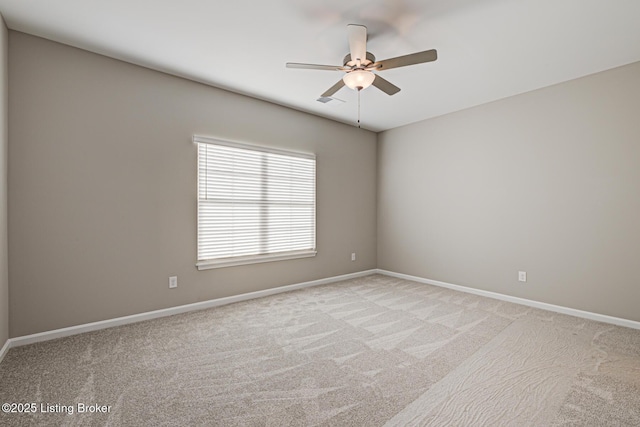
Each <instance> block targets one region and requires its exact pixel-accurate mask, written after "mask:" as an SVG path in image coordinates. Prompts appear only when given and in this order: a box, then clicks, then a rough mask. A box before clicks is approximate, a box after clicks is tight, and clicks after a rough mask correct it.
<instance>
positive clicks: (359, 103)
mask: <svg viewBox="0 0 640 427" xmlns="http://www.w3.org/2000/svg"><path fill="white" fill-rule="evenodd" d="M361 90H362V89H358V129H360V91H361Z"/></svg>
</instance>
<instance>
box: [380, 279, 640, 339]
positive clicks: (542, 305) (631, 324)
mask: <svg viewBox="0 0 640 427" xmlns="http://www.w3.org/2000/svg"><path fill="white" fill-rule="evenodd" d="M377 273H378V274H384V275H385V276H391V277H397V278H399V279H406V280H412V281H414V282H419V283H426V284H428V285H434V286H440V287H442V288H448V289H453V290H455V291H461V292H466V293H469V294H474V295H480V296H483V297H488V298H494V299H499V300H502V301H507V302H512V303H515V304H521V305H526V306H529V307H534V308H539V309H541V310H548V311H554V312H556V313H562V314H568V315H570V316H575V317H581V318H584V319H589V320H595V321H597V322H603V323H610V324H613V325H618V326H624V327H627V328H633V329H640V322H636V321H634V320H629V319H622V318H620V317H613V316H607V315H604V314H598V313H592V312H590V311H582V310H577V309H575V308H569V307H563V306H560V305H553V304H547V303H546V302H539V301H534V300H529V299H525V298H519V297H513V296H510V295H505V294H499V293H497V292H490V291H484V290H482V289H474V288H468V287H466V286H460V285H453V284H451V283H446V282H439V281H437V280H431V279H425V278H423V277H417V276H410V275H408V274H402V273H395V272H393V271H387V270H380V269H378V270H377Z"/></svg>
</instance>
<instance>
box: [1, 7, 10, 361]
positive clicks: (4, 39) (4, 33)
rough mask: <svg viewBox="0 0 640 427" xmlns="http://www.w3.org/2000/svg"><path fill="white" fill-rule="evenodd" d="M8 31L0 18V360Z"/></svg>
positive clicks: (4, 307)
mask: <svg viewBox="0 0 640 427" xmlns="http://www.w3.org/2000/svg"><path fill="white" fill-rule="evenodd" d="M8 40H9V32H8V30H7V26H6V24H5V22H4V18H3V17H2V15H0V87H1V95H0V348H2V350H0V360H2V356H3V353H4V350H6V348H7V346H6V343H7V342H8V339H9V275H8V254H7V248H8V245H7V152H8V146H9V133H8V121H9V111H8V92H9V80H8V55H9V52H8V51H9V43H8Z"/></svg>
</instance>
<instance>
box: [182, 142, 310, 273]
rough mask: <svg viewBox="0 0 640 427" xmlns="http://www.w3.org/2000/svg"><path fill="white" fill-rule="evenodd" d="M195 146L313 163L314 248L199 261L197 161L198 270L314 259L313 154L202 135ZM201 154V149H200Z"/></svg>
mask: <svg viewBox="0 0 640 427" xmlns="http://www.w3.org/2000/svg"><path fill="white" fill-rule="evenodd" d="M193 142H194V143H195V144H196V145H199V144H210V145H218V146H224V147H231V148H238V149H243V150H251V151H256V152H262V153H267V154H276V155H281V156H289V157H298V158H304V159H310V160H313V248H311V249H305V250H293V251H278V252H271V253H263V254H252V255H241V256H230V257H225V258H212V259H198V258H199V253H200V247H199V245H200V156H199V155H198V156H197V159H196V172H197V177H196V211H197V212H196V259H197V261H196V267H197V269H198V270H208V269H213V268H222V267H232V266H239V265H247V264H256V263H263V262H274V261H284V260H292V259H299V258H309V257H314V256H316V254H317V253H318V251H317V160H316V155H315V154H313V153H304V152H299V151H293V150H283V149H278V148H272V147H266V146H262V145H254V144H249V143H245V142H237V141H230V140H224V139H220V138H213V137H207V136H201V135H194V136H193ZM198 150H199V148H198Z"/></svg>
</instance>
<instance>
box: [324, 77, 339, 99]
mask: <svg viewBox="0 0 640 427" xmlns="http://www.w3.org/2000/svg"><path fill="white" fill-rule="evenodd" d="M343 86H344V81H343V80H342V79H340V80H338V83H336V84H334V85H333V86H331V87H330V88H329V89H328V90H327V91H326V92H325V93H323V94H322V95H320V96H321V97H323V98H325V97H330V96H331V95H333V94H334V93H336V92H337V91H339V90H340V89H342V87H343Z"/></svg>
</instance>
